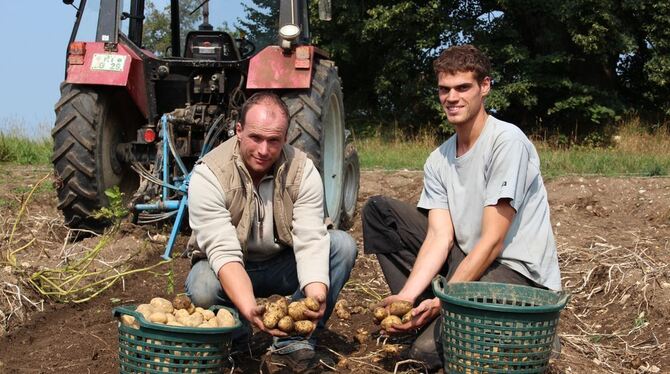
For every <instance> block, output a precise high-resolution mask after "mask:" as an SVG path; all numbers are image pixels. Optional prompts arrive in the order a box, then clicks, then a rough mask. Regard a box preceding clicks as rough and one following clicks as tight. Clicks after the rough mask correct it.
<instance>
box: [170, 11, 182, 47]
mask: <svg viewBox="0 0 670 374" xmlns="http://www.w3.org/2000/svg"><path fill="white" fill-rule="evenodd" d="M170 34H171V47H170V50H171V51H172V57H181V48H180V45H181V35H179V0H170Z"/></svg>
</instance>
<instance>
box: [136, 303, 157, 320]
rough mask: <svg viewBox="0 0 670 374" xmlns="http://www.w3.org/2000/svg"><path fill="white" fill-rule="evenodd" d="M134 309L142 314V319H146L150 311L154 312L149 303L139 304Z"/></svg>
mask: <svg viewBox="0 0 670 374" xmlns="http://www.w3.org/2000/svg"><path fill="white" fill-rule="evenodd" d="M135 311H137V312H138V313H140V314H141V315H142V317H144V319H146V320H148V319H149V316H150V315H151V313H153V312H154V307H152V306H151V305H149V304H140V305H138V306H137V308H136V309H135Z"/></svg>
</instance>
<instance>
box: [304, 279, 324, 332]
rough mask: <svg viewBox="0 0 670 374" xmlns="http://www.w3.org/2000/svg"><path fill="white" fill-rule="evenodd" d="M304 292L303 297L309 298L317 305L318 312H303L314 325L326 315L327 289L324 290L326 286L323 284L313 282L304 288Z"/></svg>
mask: <svg viewBox="0 0 670 374" xmlns="http://www.w3.org/2000/svg"><path fill="white" fill-rule="evenodd" d="M304 292H305V297H311V298H313V299H314V300H316V301H317V302H318V303H319V310H318V311H316V312H313V311H311V310H307V311H305V316H306V317H307V318H308V319H310V320H311V321H312V322H314V325H316V324H317V323H318V322H319V321H320V320H321V318H323V315H324V314H325V313H326V294H327V292H328V288H326V285H325V284H323V283H320V282H313V283H310V284H308V285H306V286H305V289H304Z"/></svg>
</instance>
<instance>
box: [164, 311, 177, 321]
mask: <svg viewBox="0 0 670 374" xmlns="http://www.w3.org/2000/svg"><path fill="white" fill-rule="evenodd" d="M165 317H167V322H165V323H168V322H174V321H176V320H177V317H175V316H174V314H172V313H167V314H166V315H165Z"/></svg>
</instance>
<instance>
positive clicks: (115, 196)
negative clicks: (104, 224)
mask: <svg viewBox="0 0 670 374" xmlns="http://www.w3.org/2000/svg"><path fill="white" fill-rule="evenodd" d="M105 195H107V199H108V200H109V205H108V206H106V207H102V208H100V210H98V211H96V212H95V213H94V214H93V218H96V219H100V218H104V219H108V220H110V221H112V222H113V223H114V226H118V225H119V224H120V222H121V219H123V218H124V217H125V216H127V215H128V213H129V211H128V209H126V207H125V206H124V205H123V192H121V191H120V190H119V186H114V187H111V188H108V189H107V190H105Z"/></svg>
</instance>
